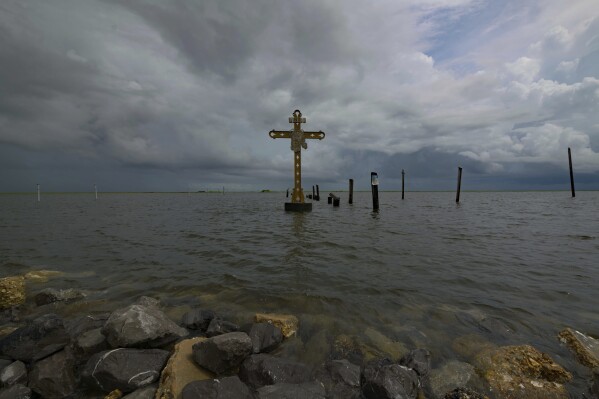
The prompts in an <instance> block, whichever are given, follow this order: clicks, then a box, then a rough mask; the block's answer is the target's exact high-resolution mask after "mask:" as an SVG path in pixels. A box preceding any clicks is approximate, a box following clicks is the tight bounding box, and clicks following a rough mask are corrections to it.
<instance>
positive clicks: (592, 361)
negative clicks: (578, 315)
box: [558, 328, 599, 368]
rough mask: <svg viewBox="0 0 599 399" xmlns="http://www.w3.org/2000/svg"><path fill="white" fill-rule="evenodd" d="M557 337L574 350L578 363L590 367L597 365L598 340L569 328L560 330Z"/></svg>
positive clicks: (598, 364)
mask: <svg viewBox="0 0 599 399" xmlns="http://www.w3.org/2000/svg"><path fill="white" fill-rule="evenodd" d="M558 337H559V339H560V341H562V342H563V343H565V344H567V345H568V346H569V347H570V349H572V351H574V353H575V354H576V358H577V359H578V361H579V362H580V363H582V364H584V365H585V366H587V367H590V368H594V367H599V340H597V339H594V338H591V337H589V336H588V335H584V334H583V333H581V332H579V331H576V330H572V329H571V328H566V329H565V330H564V331H562V332H560V333H559V335H558Z"/></svg>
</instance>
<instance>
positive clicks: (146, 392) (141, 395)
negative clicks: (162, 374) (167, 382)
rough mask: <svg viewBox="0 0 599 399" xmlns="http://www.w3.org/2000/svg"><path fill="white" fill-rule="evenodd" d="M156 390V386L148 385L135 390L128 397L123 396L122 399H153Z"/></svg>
mask: <svg viewBox="0 0 599 399" xmlns="http://www.w3.org/2000/svg"><path fill="white" fill-rule="evenodd" d="M157 389H158V386H157V385H156V384H152V385H148V386H145V387H143V388H139V389H136V390H135V391H133V392H131V393H130V394H129V395H125V396H123V399H154V398H155V396H156V390H157Z"/></svg>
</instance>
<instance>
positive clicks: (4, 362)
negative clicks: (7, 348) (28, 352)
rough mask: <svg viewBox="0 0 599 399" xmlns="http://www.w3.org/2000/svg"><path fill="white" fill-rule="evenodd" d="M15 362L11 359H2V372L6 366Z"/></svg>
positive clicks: (0, 364)
mask: <svg viewBox="0 0 599 399" xmlns="http://www.w3.org/2000/svg"><path fill="white" fill-rule="evenodd" d="M12 363H13V361H12V360H11V359H0V372H1V371H2V370H3V369H4V367H6V366H9V365H11V364H12Z"/></svg>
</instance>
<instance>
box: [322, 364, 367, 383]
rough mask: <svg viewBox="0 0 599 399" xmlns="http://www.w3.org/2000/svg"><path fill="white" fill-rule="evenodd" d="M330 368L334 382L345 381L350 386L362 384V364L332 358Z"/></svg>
mask: <svg viewBox="0 0 599 399" xmlns="http://www.w3.org/2000/svg"><path fill="white" fill-rule="evenodd" d="M328 368H329V372H330V373H331V378H332V379H333V381H334V382H337V383H343V384H345V385H348V386H350V387H359V386H360V366H357V365H355V364H352V363H350V362H349V361H348V360H346V359H343V360H332V361H331V362H330V363H329V366H328Z"/></svg>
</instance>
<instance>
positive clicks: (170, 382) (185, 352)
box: [156, 337, 214, 399]
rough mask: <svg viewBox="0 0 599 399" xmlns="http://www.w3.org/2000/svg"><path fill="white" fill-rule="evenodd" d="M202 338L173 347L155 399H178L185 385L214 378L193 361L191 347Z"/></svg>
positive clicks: (187, 340)
mask: <svg viewBox="0 0 599 399" xmlns="http://www.w3.org/2000/svg"><path fill="white" fill-rule="evenodd" d="M205 340H206V338H204V337H197V338H191V339H186V340H183V341H181V342H179V343H177V345H175V348H174V351H173V354H172V355H171V357H170V358H169V359H168V363H167V364H166V367H165V368H164V370H162V374H161V375H160V385H159V387H158V392H157V394H156V399H171V398H178V397H179V395H181V392H182V391H183V388H185V386H186V385H187V384H189V383H190V382H193V381H201V380H208V379H212V378H214V374H213V373H211V372H210V371H208V370H205V369H203V368H201V367H199V366H198V365H197V364H196V363H195V362H194V361H193V349H192V347H193V345H194V344H196V343H198V342H202V341H205Z"/></svg>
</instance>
